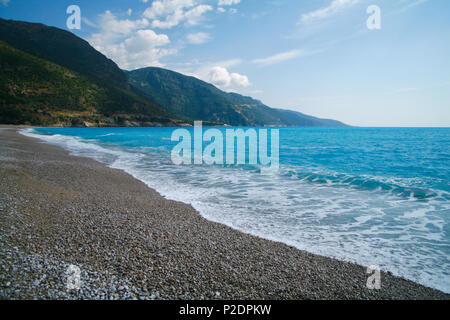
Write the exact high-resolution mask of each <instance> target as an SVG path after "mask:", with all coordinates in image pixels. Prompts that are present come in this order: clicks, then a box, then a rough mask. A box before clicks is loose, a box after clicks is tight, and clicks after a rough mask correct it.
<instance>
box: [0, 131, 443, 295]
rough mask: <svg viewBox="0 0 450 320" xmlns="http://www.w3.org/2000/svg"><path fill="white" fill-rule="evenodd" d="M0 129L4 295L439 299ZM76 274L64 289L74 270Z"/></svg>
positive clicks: (411, 284)
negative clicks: (206, 213)
mask: <svg viewBox="0 0 450 320" xmlns="http://www.w3.org/2000/svg"><path fill="white" fill-rule="evenodd" d="M17 131H18V129H17V128H15V127H4V128H1V129H0V160H1V161H0V299H108V300H118V299H139V300H140V299H142V300H159V299H164V300H165V299H250V300H254V299H276V300H279V299H282V300H286V299H289V300H299V299H339V300H341V299H344V300H347V299H358V300H359V299H364V300H366V299H402V300H403V299H408V300H409V299H444V300H448V299H449V298H450V295H448V294H445V293H443V292H440V291H438V290H435V289H431V288H427V287H425V286H422V285H419V284H416V283H414V282H412V281H409V280H405V279H402V278H399V277H396V276H394V275H392V274H390V273H385V272H382V274H381V288H380V289H379V290H369V289H368V288H367V286H366V284H367V278H368V276H369V275H368V274H367V273H366V267H364V266H360V265H356V264H353V263H350V262H344V261H338V260H336V259H332V258H327V257H323V256H318V255H314V254H311V253H308V252H306V251H301V250H298V249H296V248H294V247H290V246H288V245H285V244H282V243H278V242H273V241H270V240H266V239H262V238H259V237H255V236H252V235H248V234H245V233H242V232H239V231H236V230H234V229H232V228H230V227H227V226H225V225H222V224H218V223H214V222H210V221H208V220H206V219H204V218H203V217H202V216H201V215H200V214H199V213H198V212H197V211H195V210H194V209H193V208H192V207H191V206H190V205H188V204H185V203H181V202H176V201H171V200H167V199H165V198H164V197H162V196H161V195H160V194H158V193H157V192H156V191H154V190H152V189H150V188H148V187H147V186H146V185H145V184H144V183H143V182H141V181H139V180H136V179H135V178H133V177H132V176H130V175H129V174H127V173H125V172H123V171H121V170H117V169H111V168H108V167H106V166H105V165H103V164H101V163H99V162H96V161H94V160H91V159H87V158H80V157H74V156H71V155H69V154H68V153H67V151H65V150H63V149H60V148H58V147H54V146H51V145H47V144H44V143H42V142H41V141H39V140H36V139H33V138H29V137H25V136H22V135H21V134H19V133H18V132H17ZM72 265H73V266H76V267H78V268H79V270H80V272H81V282H80V288H77V289H69V288H67V278H68V272H67V270H68V268H69V266H72Z"/></svg>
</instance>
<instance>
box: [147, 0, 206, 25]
mask: <svg viewBox="0 0 450 320" xmlns="http://www.w3.org/2000/svg"><path fill="white" fill-rule="evenodd" d="M211 10H213V7H211V6H210V5H204V4H201V5H196V3H195V2H194V1H193V0H162V1H154V2H152V5H151V6H150V7H149V8H147V9H146V10H145V11H144V16H145V17H146V18H148V19H150V20H152V27H153V28H161V29H169V28H172V27H175V26H177V25H178V24H180V23H181V22H185V23H186V24H187V25H196V24H198V23H199V21H200V19H201V18H202V16H203V14H204V13H206V12H208V11H211Z"/></svg>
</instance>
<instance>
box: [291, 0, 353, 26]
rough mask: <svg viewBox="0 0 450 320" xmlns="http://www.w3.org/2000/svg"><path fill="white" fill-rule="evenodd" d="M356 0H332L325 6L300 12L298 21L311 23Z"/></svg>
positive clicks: (334, 12) (336, 11)
mask: <svg viewBox="0 0 450 320" xmlns="http://www.w3.org/2000/svg"><path fill="white" fill-rule="evenodd" d="M358 2H359V0H333V1H332V2H331V3H330V5H328V6H327V7H324V8H321V9H318V10H315V11H311V12H308V13H304V14H302V16H301V17H300V23H311V22H314V21H317V20H322V19H326V18H328V17H330V16H333V15H335V14H337V13H339V12H340V11H342V10H343V9H345V8H347V7H350V6H353V5H355V4H357V3H358Z"/></svg>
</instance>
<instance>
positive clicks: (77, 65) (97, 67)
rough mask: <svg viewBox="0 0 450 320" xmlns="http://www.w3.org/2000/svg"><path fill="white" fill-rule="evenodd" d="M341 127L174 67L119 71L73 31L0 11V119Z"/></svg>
mask: <svg viewBox="0 0 450 320" xmlns="http://www.w3.org/2000/svg"><path fill="white" fill-rule="evenodd" d="M194 120H203V121H204V122H205V125H224V124H226V125H234V126H264V125H270V126H344V124H342V123H341V122H338V121H334V120H325V119H318V118H315V117H311V116H308V115H304V114H302V113H299V112H294V111H288V110H279V109H273V108H270V107H268V106H266V105H264V104H263V103H262V102H261V101H258V100H255V99H253V98H251V97H244V96H242V95H239V94H236V93H227V92H224V91H222V90H219V89H218V88H216V87H215V86H213V85H212V84H209V83H206V82H204V81H201V80H198V79H197V78H193V77H188V76H185V75H182V74H180V73H176V72H173V71H169V70H165V69H161V68H144V69H139V70H135V71H130V72H128V71H123V70H121V69H120V68H119V67H118V66H117V65H116V64H115V63H114V62H113V61H112V60H110V59H108V58H106V57H105V56H104V55H103V54H101V53H100V52H98V51H96V50H95V49H94V48H92V47H91V46H90V45H89V43H88V42H87V41H85V40H83V39H80V38H79V37H77V36H75V35H74V34H72V33H70V32H68V31H64V30H61V29H58V28H55V27H48V26H45V25H43V24H38V23H28V22H21V21H13V20H4V19H1V18H0V123H8V124H32V125H60V126H71V125H76V126H82V125H87V126H118V125H119V126H142V125H144V126H150V125H184V124H185V123H184V122H189V123H192V122H193V121H194Z"/></svg>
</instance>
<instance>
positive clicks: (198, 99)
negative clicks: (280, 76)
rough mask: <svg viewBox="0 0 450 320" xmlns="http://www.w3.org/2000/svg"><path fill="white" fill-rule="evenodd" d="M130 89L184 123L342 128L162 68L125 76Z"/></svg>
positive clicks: (140, 70)
mask: <svg viewBox="0 0 450 320" xmlns="http://www.w3.org/2000/svg"><path fill="white" fill-rule="evenodd" d="M126 73H127V74H128V79H129V82H130V84H131V85H132V86H134V87H136V88H138V89H140V90H142V92H144V93H145V94H146V95H147V96H148V97H151V98H152V99H153V100H154V101H155V102H156V103H158V104H159V105H161V106H163V107H164V108H166V109H167V110H169V111H170V112H172V113H174V114H176V115H177V116H179V117H180V118H182V119H184V120H186V121H192V120H203V121H205V122H206V123H207V124H228V125H232V126H307V127H342V126H346V125H345V124H343V123H341V122H339V121H335V120H328V119H319V118H315V117H312V116H308V115H305V114H303V113H300V112H295V111H289V110H281V109H273V108H270V107H268V106H266V105H264V104H263V103H262V102H261V101H259V100H255V99H253V98H251V97H245V96H242V95H240V94H237V93H227V92H224V91H222V90H220V89H218V88H216V87H215V86H213V85H212V84H210V83H207V82H204V81H201V80H199V79H197V78H195V77H189V76H185V75H183V74H180V73H177V72H173V71H170V70H166V69H162V68H155V67H149V68H143V69H138V70H134V71H128V72H126Z"/></svg>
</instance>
